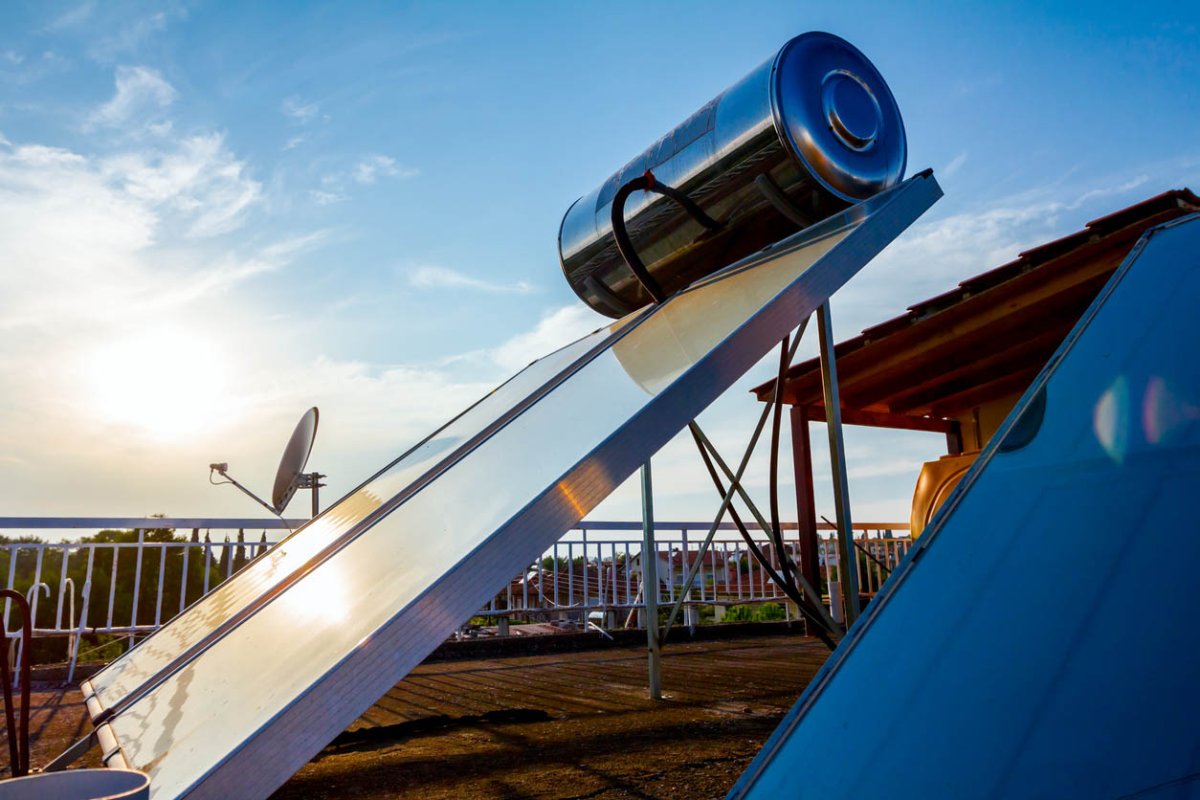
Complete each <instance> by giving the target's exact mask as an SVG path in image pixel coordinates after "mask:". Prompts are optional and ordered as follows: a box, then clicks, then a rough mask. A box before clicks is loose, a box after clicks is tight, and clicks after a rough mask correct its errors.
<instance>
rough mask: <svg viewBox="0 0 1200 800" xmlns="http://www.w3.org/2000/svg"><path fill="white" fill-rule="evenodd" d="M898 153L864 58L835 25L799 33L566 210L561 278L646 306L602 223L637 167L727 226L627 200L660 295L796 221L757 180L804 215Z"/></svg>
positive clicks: (596, 296)
mask: <svg viewBox="0 0 1200 800" xmlns="http://www.w3.org/2000/svg"><path fill="white" fill-rule="evenodd" d="M907 152H908V151H907V145H906V143H905V138H904V123H903V121H902V120H901V119H900V111H899V109H898V108H897V107H896V101H895V98H893V97H892V93H891V91H890V90H889V89H888V87H887V84H886V83H885V82H884V80H883V77H882V76H880V74H879V72H878V70H876V69H875V67H874V66H873V65H872V64H871V62H870V61H868V60H867V57H866V56H864V55H863V54H862V53H861V52H859V50H858V49H857V48H855V47H854V46H853V45H851V44H850V43H849V42H847V41H845V40H844V39H841V38H839V37H837V36H834V35H832V34H829V33H816V32H814V33H805V34H802V35H800V36H797V37H796V38H794V39H792V40H791V41H789V42H788V43H787V44H785V45H784V46H783V48H782V49H780V51H779V52H778V53H777V54H776V55H775V56H774V57H773V58H771V59H770V60H768V61H767V62H766V63H765V64H763V65H762V66H760V67H759V68H758V69H756V70H754V71H753V72H751V73H750V74H749V75H747V76H746V77H745V78H743V79H742V80H741V81H739V82H738V83H736V84H734V85H733V86H732V87H730V88H729V89H727V90H726V91H725V92H724V93H722V94H721V95H720V96H718V97H717V98H715V99H714V100H712V101H710V102H709V103H707V104H706V105H705V106H704V107H703V108H701V109H700V110H699V111H697V112H696V113H695V114H693V115H692V116H691V117H689V118H688V119H687V120H685V121H684V122H683V123H682V124H680V125H679V126H678V127H676V128H675V129H674V130H673V131H671V132H670V133H668V134H667V135H666V136H664V137H663V138H661V139H659V140H658V141H657V142H656V143H654V144H653V145H651V146H650V147H649V148H647V149H646V151H645V152H643V153H642V154H641V155H640V156H638V157H637V158H635V159H634V160H633V161H630V162H629V163H628V164H626V165H625V166H624V167H623V168H621V169H620V170H619V171H617V172H616V173H615V174H613V175H612V176H611V177H609V179H608V180H606V181H605V182H604V183H603V184H602V185H601V186H600V187H599V188H597V189H596V190H594V191H593V192H591V193H590V194H587V195H584V196H583V197H581V198H579V199H578V200H576V201H575V202H574V203H573V204H572V205H571V207H570V208H569V209H567V213H566V215H564V216H563V220H562V225H561V227H560V229H559V235H558V249H559V258H560V259H561V261H562V268H563V274H564V275H565V276H566V279H567V282H568V283H570V284H571V288H572V289H574V290H575V293H576V294H578V295H579V297H580V298H581V299H582V300H583V301H584V302H585V303H587V304H588V305H589V306H591V307H592V308H594V309H596V310H597V311H599V312H601V313H602V314H607V315H608V316H612V317H620V316H624V315H625V314H627V313H629V312H630V311H633V310H635V309H637V308H640V307H641V306H643V305H645V304H646V303H648V302H650V297H649V296H648V295H647V294H646V293H645V291H644V290H643V289H642V287H641V284H640V283H638V281H637V280H636V279H635V278H634V276H633V274H632V273H631V272H630V270H629V268H628V267H627V266H626V264H625V261H624V260H623V259H622V258H621V255H620V253H618V252H617V248H616V244H615V242H614V240H613V233H612V224H611V219H610V217H611V213H612V199H613V196H614V195H615V194H616V192H617V189H619V188H620V187H621V186H622V185H624V184H625V183H627V182H628V181H629V180H631V179H633V178H636V177H638V176H640V175H642V174H643V173H644V172H645V171H646V170H651V171H652V172H653V173H654V176H655V178H656V179H657V180H658V181H660V182H662V183H665V184H668V185H670V186H673V187H675V188H677V189H680V190H682V191H683V192H684V193H685V194H687V195H688V196H690V197H691V199H693V200H694V201H696V202H697V203H698V204H699V205H700V206H701V208H703V209H704V210H705V211H706V212H707V213H708V214H709V215H710V216H712V217H714V218H715V219H717V220H719V221H721V222H723V223H724V225H723V227H722V229H721V230H720V231H717V232H715V233H712V232H706V231H705V229H704V228H703V227H701V225H700V224H699V223H698V222H696V221H695V220H693V219H692V218H691V217H690V216H688V214H687V213H686V212H684V211H683V210H682V209H681V208H680V207H679V206H678V205H676V204H675V203H674V202H673V201H671V200H669V199H667V198H665V197H662V196H661V195H657V194H652V193H650V192H635V193H634V195H633V196H632V197H630V198H629V201H628V203H627V205H626V208H625V219H626V223H627V229H628V231H629V235H630V237H631V238H632V240H633V243H634V246H635V248H636V250H637V252H638V254H639V255H640V257H641V259H642V261H644V262H645V263H646V266H647V268H648V269H649V271H650V272H651V274H652V275H653V276H654V277H655V278H656V279H657V280H658V282H659V283H660V284H662V286H663V288H664V289H665V290H666V291H667V292H668V293H670V292H673V291H676V290H678V289H681V288H683V287H684V286H687V285H688V284H690V283H692V282H693V281H695V280H696V279H697V278H700V277H703V276H704V275H708V274H711V273H713V272H715V271H716V270H718V269H721V268H722V267H724V266H727V265H729V264H731V263H732V262H734V261H736V260H737V259H739V258H742V257H744V256H746V255H749V254H750V253H753V252H755V251H756V250H759V249H761V248H763V247H765V246H766V245H768V244H771V243H772V242H775V241H778V240H779V239H782V238H784V237H785V236H788V235H790V234H791V233H794V232H795V231H796V230H798V229H799V227H800V226H798V225H797V223H796V222H793V221H791V220H789V219H788V218H787V217H785V216H784V215H783V214H781V213H780V212H779V211H777V210H776V209H775V208H774V207H772V206H771V205H770V204H769V202H768V201H767V199H766V197H765V195H764V193H763V191H762V189H761V188H760V186H758V185H756V183H755V181H756V180H757V179H758V178H759V176H764V175H765V176H767V177H768V178H769V179H770V180H771V181H772V182H773V183H774V184H775V185H776V186H777V187H778V188H779V189H781V190H782V191H783V193H784V194H785V195H786V196H787V197H788V199H790V201H791V204H792V206H793V208H794V209H795V210H798V211H800V212H801V214H802V216H803V217H804V218H805V219H806V220H807V221H808V223H809V224H811V223H813V222H817V221H819V220H821V219H824V218H825V217H828V216H830V215H831V214H834V213H836V212H838V211H840V210H842V209H843V208H846V207H847V206H848V205H850V204H852V203H854V202H857V201H859V200H863V199H866V198H868V197H870V196H872V195H874V194H876V193H878V192H880V191H883V190H884V189H887V188H890V187H891V186H893V185H895V184H897V183H899V182H900V180H901V179H902V178H903V177H904V167H905V162H906V160H907Z"/></svg>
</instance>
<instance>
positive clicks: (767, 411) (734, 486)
mask: <svg viewBox="0 0 1200 800" xmlns="http://www.w3.org/2000/svg"><path fill="white" fill-rule="evenodd" d="M807 328H808V319H807V318H806V319H805V320H804V321H803V322H802V323H800V327H799V329H798V330H797V331H796V336H795V338H794V339H793V340H792V343H791V347H789V348H788V353H787V363H788V364H791V363H792V359H793V358H795V356H796V350H797V349H798V348H799V347H800V340H801V339H803V338H804V331H805V330H806V329H807ZM770 415H771V406H769V405H767V406H764V407H763V411H762V414H760V415H759V417H758V424H757V425H756V426H755V427H754V433H752V434H751V435H750V442H749V443H748V444H747V445H746V450H745V452H744V453H743V454H742V460H741V462H740V463H739V464H738V468H737V473H736V474H735V475H734V477H733V480H732V481H731V482H730V485H729V488H728V489H727V490H726V491H725V496H724V497H722V498H721V506H720V507H719V508H718V509H717V513H716V516H715V517H714V518H713V523H712V526H711V527H710V528H709V530H708V535H707V536H705V537H704V541H703V542H702V543H701V544H700V549H699V550H698V551H697V554H696V560H695V561H694V562H692V563H691V564H690V565H688V571H687V573H686V577H685V578H684V580H683V586H682V590H681V591H680V592H679V595H678V599H677V600H676V601H675V604H674V605H673V606H672V607H671V613H670V614H668V615H667V624H666V626H665V627H664V629H663V638H664V639H665V638H666V636H667V634H668V633H670V632H671V626H672V625H674V624H675V618H676V617H677V616H678V615H679V609H680V608H681V607H682V606H683V603H684V599H685V598H686V597H687V594H688V592H690V591H691V588H692V583H693V582H695V580H696V574H697V573H698V572H699V571H700V565H701V564H703V563H704V556H705V555H707V554H708V548H709V547H711V546H712V541H713V538H714V537H715V536H716V533H717V529H718V528H719V527H720V525H721V521H722V519H724V517H725V514H726V512H728V511H729V506H730V504H731V503H732V502H733V497H734V495H735V494H736V493H737V492H738V491H739V490H740V487H741V479H742V475H743V474H745V472H746V468H747V467H748V466H750V457H751V456H753V455H754V448H755V447H756V446H757V445H758V438H759V437H760V436H761V435H762V432H763V428H764V427H765V426H766V424H767V418H768V417H769V416H770ZM689 427H693V429H694V430H693V433H694V434H698V438H699V437H703V436H704V434H703V432H702V431H700V427H699V425H697V424H696V422H695V420H693V421H692V422H691V424H690V426H689Z"/></svg>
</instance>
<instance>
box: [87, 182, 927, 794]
mask: <svg viewBox="0 0 1200 800" xmlns="http://www.w3.org/2000/svg"><path fill="white" fill-rule="evenodd" d="M938 196H940V190H939V189H938V188H937V184H936V182H934V181H933V180H932V178H930V177H928V176H920V177H918V178H914V179H912V180H911V181H909V182H908V183H906V184H904V185H903V186H901V187H898V188H897V189H896V190H893V191H892V192H890V193H888V194H887V195H881V196H880V197H878V198H876V199H874V200H872V201H868V203H865V204H863V205H861V206H858V207H855V208H853V209H851V210H849V211H848V212H847V213H846V214H844V215H841V216H839V217H838V218H835V219H832V220H829V221H828V222H827V223H825V224H822V225H819V226H814V228H810V229H808V230H806V231H805V232H804V233H803V234H800V235H798V236H797V237H793V239H790V240H787V241H786V242H784V243H781V245H779V246H777V247H775V248H773V249H772V250H771V251H770V252H766V253H764V254H762V255H761V256H759V257H757V258H754V259H750V260H748V263H746V264H743V265H739V266H737V267H735V268H731V269H730V270H729V271H727V272H726V273H723V274H721V275H719V276H716V277H714V278H712V279H710V280H707V281H705V282H704V283H703V284H702V285H699V286H696V287H693V289H691V290H688V291H686V292H684V293H681V294H679V295H676V296H675V297H673V298H671V299H670V300H669V301H668V302H667V303H665V304H663V305H662V306H659V307H656V308H654V309H652V310H650V311H648V312H646V313H643V314H641V315H640V316H639V317H637V318H636V319H634V320H632V321H629V322H628V323H626V324H624V325H623V324H622V323H620V322H618V323H614V326H613V327H611V328H609V329H607V330H608V331H609V332H610V333H611V334H617V333H618V330H619V335H610V337H609V338H608V339H607V340H606V342H605V345H606V346H605V347H602V348H600V350H599V352H597V353H594V354H593V356H592V357H589V358H583V359H580V360H579V361H577V362H575V363H574V364H572V365H571V366H570V367H569V368H568V369H567V370H566V373H567V377H566V378H565V379H564V380H562V381H561V382H559V383H558V384H557V385H556V386H554V388H553V389H552V390H550V391H549V392H547V393H545V394H544V395H541V396H539V397H538V398H537V399H536V402H533V403H532V404H529V405H528V406H527V407H525V408H523V409H522V410H521V411H520V413H517V414H515V415H512V416H511V418H509V417H508V415H506V414H501V416H500V418H501V419H503V424H501V425H498V426H496V429H495V430H489V431H488V433H487V436H486V437H484V438H482V440H479V441H471V440H467V441H466V442H464V443H462V444H459V445H458V447H457V449H452V450H450V451H448V455H447V456H446V458H445V459H444V460H443V462H442V464H441V466H440V467H439V469H440V471H439V472H438V473H437V474H436V475H433V476H432V477H431V478H430V479H429V480H428V481H427V482H426V483H424V484H423V485H422V486H421V487H420V488H419V490H417V491H412V492H409V491H408V490H407V487H406V488H404V489H400V483H401V481H400V479H397V480H396V482H395V483H394V485H391V486H390V487H389V489H390V490H397V491H398V492H399V495H402V496H403V502H401V503H399V504H398V505H397V506H396V507H395V508H394V509H392V510H390V512H389V513H388V514H387V515H384V516H381V517H378V518H372V519H369V520H368V521H367V522H366V523H359V524H358V527H357V528H356V529H354V530H353V535H351V536H349V537H348V541H347V542H346V544H345V546H344V547H342V548H341V549H340V550H338V551H337V552H336V553H333V554H332V555H329V556H328V557H326V558H324V560H322V561H320V563H318V564H316V565H315V567H314V568H313V569H312V570H311V572H308V573H307V574H306V575H304V576H303V577H302V578H301V579H300V580H298V581H295V582H293V583H290V584H287V583H284V584H281V587H282V590H281V591H279V592H278V593H277V594H276V595H275V596H273V597H272V598H271V600H270V602H266V603H260V604H259V605H258V606H256V607H255V608H254V613H253V614H250V615H248V616H246V617H245V618H244V619H239V620H238V621H237V624H236V625H227V626H226V627H225V628H223V629H221V630H220V635H219V636H217V637H216V638H214V639H213V640H211V641H208V642H206V643H205V644H204V646H203V647H202V648H198V649H197V651H196V652H195V653H193V654H191V655H190V656H189V658H188V659H184V660H180V661H169V662H167V663H168V664H169V665H170V666H169V669H167V670H166V671H165V673H164V672H162V671H161V670H160V673H157V674H156V677H155V678H154V679H153V680H151V681H150V682H149V683H146V684H145V685H144V686H142V687H141V688H136V689H135V690H134V691H132V692H130V693H128V694H126V695H125V697H127V698H129V699H128V700H126V701H125V703H126V704H125V705H123V706H121V707H120V708H119V710H118V711H117V713H115V714H113V715H112V716H111V718H109V719H107V721H106V722H105V723H104V724H103V725H102V726H101V729H100V732H101V733H102V734H103V737H104V738H105V739H106V740H107V741H109V742H110V743H112V744H114V745H116V746H119V750H116V751H114V752H113V753H112V754H111V757H110V759H109V763H110V765H117V764H121V763H126V764H128V765H131V766H134V767H136V768H139V769H143V770H146V771H147V772H149V773H150V774H151V776H152V791H153V796H155V797H177V796H184V795H187V796H192V797H226V796H234V795H236V796H250V797H253V796H265V795H267V794H269V793H270V792H271V791H272V790H273V789H274V788H276V787H277V786H278V785H279V784H280V783H282V782H283V781H284V780H286V779H287V777H288V776H290V775H291V774H292V773H293V772H294V771H295V770H296V769H298V768H299V767H300V766H302V765H303V763H304V762H305V761H307V760H308V758H310V757H311V756H312V755H313V754H314V753H315V752H317V751H318V750H319V749H320V748H321V747H322V746H323V745H324V744H326V743H327V742H328V741H329V740H330V739H331V738H332V737H333V736H334V735H336V734H337V733H338V732H340V731H341V730H342V729H344V728H345V727H346V726H347V725H348V724H349V723H351V722H352V721H353V720H354V719H355V718H356V717H357V716H358V715H359V714H361V713H362V711H363V710H365V708H367V707H368V706H369V705H370V704H371V703H372V702H374V701H375V700H376V699H378V697H379V696H381V695H382V694H383V693H384V692H385V691H387V690H388V689H389V688H390V687H391V686H392V685H393V684H394V682H395V681H396V680H398V679H399V678H401V677H402V676H403V675H404V674H406V673H407V672H408V670H410V669H411V668H412V667H413V666H415V665H416V664H417V663H419V662H420V660H421V659H423V658H424V657H425V655H427V654H428V653H429V652H430V651H431V650H433V649H434V648H435V647H436V646H437V644H438V643H439V642H440V641H441V640H442V639H443V638H444V637H445V635H446V633H447V632H448V631H449V630H451V629H452V628H453V626H455V625H457V624H458V623H459V622H461V621H462V619H464V618H466V617H467V616H468V615H470V614H471V613H472V612H474V611H475V610H476V609H477V608H478V607H479V606H480V605H481V604H482V603H483V602H485V601H486V600H487V598H488V597H489V596H490V595H491V593H492V592H493V591H494V590H495V588H496V587H497V586H500V585H502V584H503V582H504V581H505V580H507V579H508V578H510V577H511V576H512V575H513V574H516V573H517V572H519V571H520V570H521V569H523V568H524V567H525V566H527V565H528V563H530V561H531V560H532V559H533V558H535V557H536V556H537V555H538V554H539V553H541V552H542V551H543V550H544V549H545V548H546V547H547V546H549V545H550V544H551V543H552V542H553V541H555V540H556V539H557V538H558V537H559V536H560V535H561V534H562V532H563V531H564V530H566V529H568V528H569V527H570V526H571V525H573V524H575V523H576V522H578V520H579V519H581V518H582V517H583V516H584V515H585V514H586V513H587V512H588V511H589V510H590V509H591V508H592V507H594V505H595V504H597V503H598V502H599V501H600V500H602V499H603V498H604V497H605V496H607V494H608V493H610V492H611V491H612V490H613V489H614V488H615V487H616V486H617V485H618V484H619V483H620V482H621V481H622V480H624V478H625V477H626V476H628V475H629V474H630V473H631V472H633V471H634V470H635V469H636V468H637V466H638V465H639V464H641V463H643V462H644V461H645V459H646V458H648V457H649V456H650V455H651V454H652V453H653V452H655V451H656V450H657V449H658V448H659V447H661V446H662V445H663V444H664V443H665V442H666V441H667V440H669V439H670V438H671V436H673V435H674V434H675V433H676V432H677V431H678V430H679V429H680V428H682V426H683V425H684V424H686V423H687V422H688V421H689V420H690V419H692V418H693V417H694V416H695V415H696V414H698V413H699V412H700V411H701V410H702V409H703V408H704V407H705V406H707V405H708V404H709V403H710V402H711V401H712V400H713V399H715V398H716V397H717V396H718V395H719V394H720V393H721V392H723V391H724V390H725V389H726V388H727V387H728V386H729V385H730V384H731V383H732V382H733V381H734V380H735V379H736V378H737V377H739V376H740V375H741V374H742V373H744V371H745V370H746V369H748V368H749V367H750V366H752V365H753V364H754V363H755V362H756V361H757V360H758V359H759V358H760V357H761V356H762V355H763V354H764V353H765V352H767V351H768V350H769V349H770V348H771V347H772V346H773V345H774V343H775V342H777V341H778V340H779V339H780V338H781V337H782V336H783V335H784V333H786V332H787V331H788V330H790V329H791V328H792V327H794V326H795V325H796V324H797V323H798V322H799V320H800V319H802V318H803V317H804V316H805V315H807V314H808V313H811V311H812V310H813V309H815V308H816V307H817V306H819V305H820V303H822V302H824V301H825V300H826V299H827V298H828V296H829V294H831V293H832V292H833V291H834V290H835V289H836V288H838V287H839V286H840V285H841V284H842V283H843V282H844V281H845V280H846V279H847V278H849V276H850V275H852V274H853V273H854V272H855V271H857V270H858V269H859V268H860V267H861V266H862V265H863V264H864V263H865V262H866V261H867V260H869V258H870V257H872V256H873V255H874V254H875V253H877V252H878V251H879V250H880V249H882V248H883V247H884V246H885V245H886V244H887V243H888V242H889V241H890V240H891V239H892V238H894V237H895V236H896V235H898V233H899V232H900V231H901V230H903V229H904V228H905V227H907V225H908V224H910V223H911V222H912V221H913V220H914V219H915V218H916V217H917V216H919V214H920V213H921V212H922V211H924V209H925V208H927V207H928V206H929V205H930V204H932V202H933V201H934V200H936V199H937V197H938ZM604 335H606V334H605V333H604V332H600V333H598V334H594V336H604ZM564 357H565V356H564ZM534 394H535V395H536V394H538V391H537V390H535V391H534ZM414 469H415V468H414ZM356 496H357V495H351V498H355V497H356ZM377 497H378V499H379V500H382V499H383V498H382V496H377ZM389 502H391V501H389ZM245 598H246V594H245V593H243V594H242V595H239V599H245ZM249 600H250V602H255V601H254V600H253V598H249ZM221 611H222V612H223V611H224V608H222V609H221ZM213 619H214V620H220V619H221V614H216V615H214V617H213ZM225 619H228V617H225ZM218 624H220V623H219V622H218ZM160 641H169V639H162V640H160ZM167 655H168V656H170V655H171V654H170V653H167ZM148 673H149V670H147V669H142V670H141V674H148ZM115 685H116V684H115V683H114V684H110V686H115ZM126 691H127V692H128V691H129V690H126ZM113 696H114V697H115V694H114V695H113Z"/></svg>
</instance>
